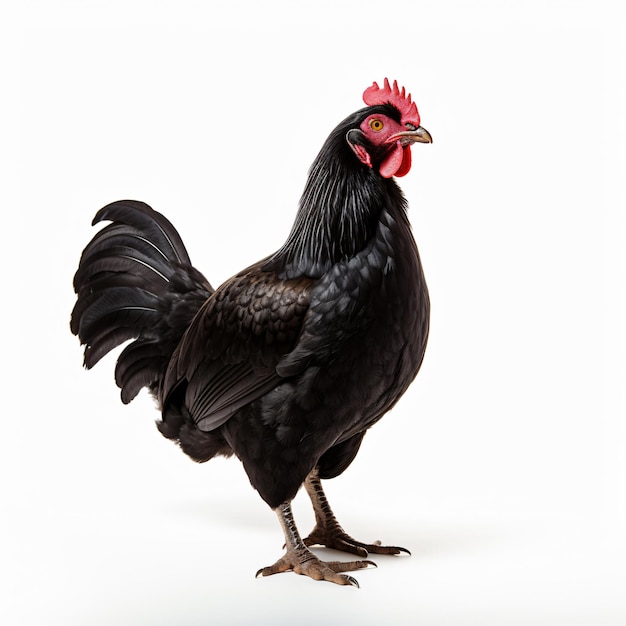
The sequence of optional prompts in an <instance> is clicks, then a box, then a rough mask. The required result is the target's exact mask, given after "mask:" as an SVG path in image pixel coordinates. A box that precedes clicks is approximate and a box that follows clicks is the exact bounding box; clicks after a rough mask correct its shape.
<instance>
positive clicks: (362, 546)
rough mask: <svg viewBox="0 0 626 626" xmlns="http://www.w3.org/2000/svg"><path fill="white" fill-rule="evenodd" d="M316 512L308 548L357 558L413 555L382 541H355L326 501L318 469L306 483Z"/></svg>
mask: <svg viewBox="0 0 626 626" xmlns="http://www.w3.org/2000/svg"><path fill="white" fill-rule="evenodd" d="M304 488H305V489H306V491H307V493H308V494H309V497H310V498H311V502H312V504H313V510H314V511H315V528H314V529H313V530H312V531H311V533H310V534H309V536H308V537H307V538H306V539H304V544H305V545H306V546H313V545H321V546H326V547H327V548H332V549H333V550H341V551H342V552H350V553H351V554H356V555H357V556H361V557H364V556H367V555H368V554H369V553H372V554H400V553H401V552H404V553H405V554H409V555H410V554H411V553H410V552H409V551H408V550H407V549H406V548H401V547H399V546H383V545H381V542H380V541H374V543H362V542H360V541H357V540H356V539H353V538H352V537H350V535H348V534H347V533H346V532H345V530H344V529H343V528H342V527H341V526H340V525H339V522H338V521H337V518H336V517H335V515H334V513H333V511H332V509H331V508H330V504H329V503H328V500H327V499H326V494H325V493H324V490H323V489H322V483H321V480H320V477H319V473H318V471H317V469H314V470H313V471H312V472H311V473H310V474H309V475H308V476H307V478H306V480H305V482H304Z"/></svg>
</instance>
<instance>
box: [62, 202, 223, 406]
mask: <svg viewBox="0 0 626 626" xmlns="http://www.w3.org/2000/svg"><path fill="white" fill-rule="evenodd" d="M103 220H111V221H112V223H111V224H109V225H107V226H105V227H104V228H103V229H102V230H100V231H99V232H98V233H96V235H95V236H94V237H93V239H92V240H91V242H90V243H89V244H88V245H87V247H86V248H85V250H84V252H83V254H82V256H81V260H80V264H79V267H78V271H77V272H76V274H75V276H74V290H75V291H76V294H77V295H78V299H77V302H76V305H75V306H74V309H73V311H72V318H71V321H70V328H71V331H72V332H73V333H74V334H75V335H78V336H79V338H80V341H81V343H82V344H84V345H85V366H86V367H88V368H91V367H93V366H94V365H95V364H96V363H97V362H98V361H99V360H100V359H101V358H102V357H103V356H104V355H105V354H107V353H108V352H110V351H111V350H113V349H114V348H116V347H118V346H119V345H120V344H122V343H123V342H125V341H127V340H129V339H134V340H135V341H134V342H132V343H131V344H129V345H128V346H127V347H126V348H125V349H124V350H123V351H122V353H121V354H120V356H119V358H118V362H117V367H116V375H115V376H116V382H117V384H118V386H119V387H120V388H121V389H122V400H123V401H124V402H130V400H132V399H133V398H134V397H135V396H136V395H137V393H138V392H139V390H140V389H141V388H142V387H148V388H150V389H151V390H152V391H155V390H156V388H157V387H158V384H159V381H160V379H161V377H162V376H163V374H164V372H165V368H166V366H167V362H168V361H169V359H170V357H171V354H172V352H173V351H174V349H175V347H176V345H177V344H178V342H179V341H180V338H181V337H182V335H183V333H184V331H185V329H186V328H187V326H188V325H189V323H190V322H191V320H192V319H193V317H194V315H195V314H196V313H197V311H198V309H199V308H200V307H201V306H202V304H203V302H204V301H205V300H206V299H207V298H208V297H209V296H210V295H211V293H212V292H213V288H212V287H211V285H210V284H209V282H208V281H207V280H206V278H204V276H203V275H202V274H201V273H200V272H198V271H197V270H196V269H195V268H193V267H192V266H191V261H190V259H189V255H188V254H187V250H186V249H185V246H184V245H183V242H182V240H181V238H180V235H179V234H178V233H177V232H176V230H175V228H174V227H173V226H172V224H171V223H170V222H169V221H168V220H167V219H166V218H165V217H163V216H162V215H161V214H160V213H157V212H156V211H154V210H153V209H151V208H150V207H149V206H148V205H147V204H145V203H143V202H137V201H134V200H123V201H120V202H114V203H112V204H109V205H107V206H106V207H104V208H103V209H101V210H100V211H98V213H97V214H96V217H95V218H94V221H93V223H94V224H97V223H98V222H101V221H103Z"/></svg>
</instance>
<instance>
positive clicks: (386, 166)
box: [380, 141, 404, 178]
mask: <svg viewBox="0 0 626 626" xmlns="http://www.w3.org/2000/svg"><path fill="white" fill-rule="evenodd" d="M403 160H404V149H403V148H402V144H401V143H400V142H399V141H398V142H397V143H396V147H395V148H394V149H393V150H392V151H391V152H390V153H389V154H388V155H387V156H386V157H385V159H384V160H383V162H382V163H381V165H380V175H381V176H382V177H383V178H391V177H392V176H395V175H396V172H397V171H398V170H399V169H400V168H401V167H402V161H403Z"/></svg>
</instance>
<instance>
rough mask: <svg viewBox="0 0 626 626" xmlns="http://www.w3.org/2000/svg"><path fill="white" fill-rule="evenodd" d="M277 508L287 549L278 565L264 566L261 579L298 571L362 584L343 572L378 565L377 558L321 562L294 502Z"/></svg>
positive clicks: (342, 581) (331, 580)
mask: <svg viewBox="0 0 626 626" xmlns="http://www.w3.org/2000/svg"><path fill="white" fill-rule="evenodd" d="M274 510H275V511H276V514H277V515H278V519H279V521H280V524H281V526H282V528H283V532H284V533H285V546H286V548H287V551H286V552H285V554H284V556H282V557H281V558H280V559H278V561H276V563H274V565H270V566H269V567H263V568H261V569H260V570H259V571H258V572H257V573H256V576H257V578H258V577H259V576H270V575H271V574H278V573H280V572H288V571H294V572H295V573H296V574H303V575H305V576H309V577H310V578H313V579H314V580H327V581H329V582H333V583H337V584H338V585H352V586H354V587H358V586H359V583H358V582H357V581H356V579H355V578H353V577H352V576H347V575H346V574H342V573H341V572H349V571H353V570H356V569H364V568H366V567H368V566H370V565H373V566H374V567H376V563H374V562H373V561H349V562H343V561H321V560H320V559H318V558H317V557H316V556H315V555H314V554H313V553H312V552H311V551H310V550H309V549H308V548H307V546H306V545H305V544H304V542H303V541H302V538H301V537H300V533H299V532H298V529H297V528H296V524H295V521H294V519H293V513H292V511H291V504H290V503H289V502H285V503H283V504H281V505H280V506H279V507H277V508H276V509H274Z"/></svg>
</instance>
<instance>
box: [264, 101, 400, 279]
mask: <svg viewBox="0 0 626 626" xmlns="http://www.w3.org/2000/svg"><path fill="white" fill-rule="evenodd" d="M369 110H370V111H371V109H369ZM362 118H363V111H359V112H357V113H355V114H354V115H352V116H350V117H349V118H347V119H346V120H344V121H343V122H342V123H341V124H340V125H339V126H337V128H336V129H335V130H334V131H333V132H332V133H331V134H330V136H329V137H328V139H327V140H326V142H325V144H324V146H323V147H322V149H321V150H320V153H319V154H318V156H317V158H316V159H315V161H314V162H313V165H312V166H311V169H310V171H309V176H308V179H307V182H306V185H305V188H304V192H303V194H302V197H301V199H300V206H299V209H298V213H297V215H296V219H295V222H294V225H293V228H292V230H291V233H290V234H289V237H288V238H287V241H286V242H285V244H284V245H283V247H282V248H281V249H280V250H278V252H276V253H275V254H274V255H273V256H271V257H270V258H269V259H268V261H267V262H266V264H265V265H264V269H267V270H272V271H275V272H277V273H278V274H279V275H280V276H281V278H297V277H300V276H307V277H310V278H318V277H320V276H322V275H323V274H324V273H325V272H327V271H328V270H329V269H330V268H331V267H332V266H333V265H334V264H336V263H338V262H339V261H341V260H345V259H348V258H351V257H352V256H354V255H355V254H356V253H357V252H359V250H362V249H363V248H364V247H365V246H366V244H367V242H368V241H369V240H370V239H371V238H372V237H373V236H374V233H375V231H376V226H377V223H378V220H379V217H380V215H381V213H382V211H383V210H384V209H385V207H386V205H387V204H388V202H389V199H390V195H391V196H392V197H396V196H397V199H398V200H400V202H402V200H401V198H402V194H401V192H400V189H399V188H398V186H397V185H396V184H395V182H394V181H393V180H391V179H384V178H382V177H381V176H380V175H379V174H378V173H377V172H375V171H374V170H373V169H371V168H369V167H366V166H364V165H363V164H362V163H360V161H359V160H358V159H357V158H356V156H355V155H354V153H353V152H352V150H351V149H350V147H349V145H348V143H347V141H346V133H347V132H348V130H349V129H350V128H354V127H355V126H356V127H358V123H359V121H360V120H361V119H362Z"/></svg>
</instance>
